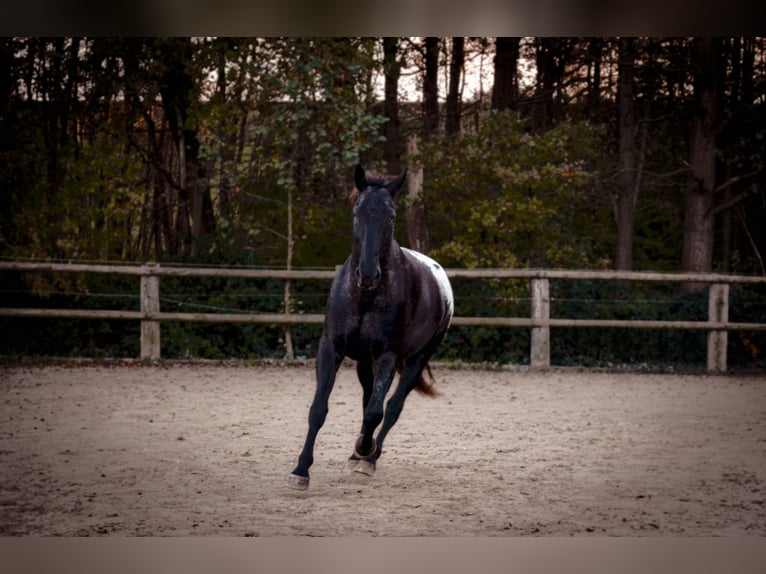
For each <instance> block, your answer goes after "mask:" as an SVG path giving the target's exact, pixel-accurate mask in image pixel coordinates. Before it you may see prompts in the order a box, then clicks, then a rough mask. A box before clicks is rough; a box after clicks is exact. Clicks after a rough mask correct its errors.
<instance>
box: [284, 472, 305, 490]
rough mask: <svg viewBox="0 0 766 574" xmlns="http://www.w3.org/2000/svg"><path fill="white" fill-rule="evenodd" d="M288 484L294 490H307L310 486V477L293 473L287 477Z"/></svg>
mask: <svg viewBox="0 0 766 574" xmlns="http://www.w3.org/2000/svg"><path fill="white" fill-rule="evenodd" d="M287 486H289V487H290V488H292V489H294V490H307V489H308V487H309V477H308V476H299V475H297V474H291V475H290V476H289V477H288V479H287Z"/></svg>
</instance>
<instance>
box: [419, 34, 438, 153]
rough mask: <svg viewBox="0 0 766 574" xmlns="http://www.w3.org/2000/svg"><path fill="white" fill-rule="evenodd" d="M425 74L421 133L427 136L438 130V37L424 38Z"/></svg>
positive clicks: (434, 133)
mask: <svg viewBox="0 0 766 574" xmlns="http://www.w3.org/2000/svg"><path fill="white" fill-rule="evenodd" d="M425 44H426V45H425V49H426V53H425V60H426V67H425V74H424V76H423V135H424V137H426V138H429V137H431V136H433V135H436V133H437V132H438V131H439V85H438V79H439V38H436V37H431V36H429V37H427V38H426V40H425Z"/></svg>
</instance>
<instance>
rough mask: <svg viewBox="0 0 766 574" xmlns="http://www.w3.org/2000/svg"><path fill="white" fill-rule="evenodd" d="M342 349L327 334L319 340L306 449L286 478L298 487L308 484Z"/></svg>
mask: <svg viewBox="0 0 766 574" xmlns="http://www.w3.org/2000/svg"><path fill="white" fill-rule="evenodd" d="M342 360H343V353H342V352H340V351H339V350H338V349H337V348H336V346H335V345H334V344H333V342H332V341H330V340H329V339H328V338H327V337H325V336H324V335H323V336H322V338H321V339H320V341H319V350H318V352H317V363H316V379H317V386H316V391H315V392H314V400H313V401H312V403H311V408H310V409H309V429H308V433H307V434H306V441H305V443H304V444H303V450H302V451H301V454H300V455H299V456H298V466H296V467H295V469H294V470H293V472H292V474H290V476H289V478H288V479H287V485H288V486H289V487H290V488H294V489H296V490H306V489H307V488H308V487H309V467H310V466H311V465H312V464H313V463H314V443H315V442H316V437H317V434H318V433H319V429H320V428H322V425H323V424H324V421H325V419H326V418H327V412H328V411H329V408H328V406H327V403H328V400H329V398H330V393H331V392H332V388H333V385H334V384H335V375H336V374H337V372H338V368H339V367H340V363H341V361H342Z"/></svg>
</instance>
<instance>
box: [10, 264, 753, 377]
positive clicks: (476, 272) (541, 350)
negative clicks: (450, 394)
mask: <svg viewBox="0 0 766 574" xmlns="http://www.w3.org/2000/svg"><path fill="white" fill-rule="evenodd" d="M0 270H6V271H19V272H40V271H51V272H69V273H106V274H119V275H135V276H138V277H139V278H140V285H141V287H140V298H141V307H140V310H139V311H110V310H85V309H27V308H9V307H5V308H3V307H0V316H14V317H47V318H53V317H72V318H88V319H127V320H137V321H141V351H140V356H141V358H142V359H148V360H157V359H159V358H160V348H161V345H160V322H162V321H200V322H215V323H228V322H231V323H267V324H284V325H289V324H321V323H322V322H323V321H324V315H321V314H294V313H173V312H164V311H161V310H160V277H162V276H182V277H229V278H243V279H253V280H255V279H282V280H308V279H323V280H327V281H328V282H329V281H330V280H332V279H333V278H334V276H335V271H332V270H278V269H238V268H210V267H208V268H200V267H163V266H160V265H155V264H146V265H140V266H120V265H88V264H79V263H22V262H0ZM447 275H449V276H450V277H462V278H472V279H477V280H486V279H526V280H528V281H530V293H531V305H530V316H529V317H461V316H457V317H454V318H453V321H452V324H453V325H467V326H495V327H526V328H529V329H530V335H531V341H530V342H531V345H530V365H531V366H532V367H547V366H550V330H551V328H556V327H576V328H586V327H591V328H594V327H601V328H624V329H692V330H702V331H707V333H708V336H707V369H708V370H709V371H711V372H724V371H726V363H727V358H726V347H727V342H728V332H729V331H738V330H750V331H753V330H766V324H764V323H732V322H729V286H730V285H731V284H748V283H749V284H764V283H766V277H754V276H747V275H723V274H715V273H708V274H696V273H648V272H617V271H577V270H536V269H447ZM552 279H569V280H587V281H594V280H603V281H637V282H640V281H651V282H672V283H698V284H709V286H710V287H709V304H708V320H707V321H644V320H601V319H598V320H597V319H561V318H559V319H557V318H552V317H551V316H550V281H551V280H552Z"/></svg>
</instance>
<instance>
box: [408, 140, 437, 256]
mask: <svg viewBox="0 0 766 574" xmlns="http://www.w3.org/2000/svg"><path fill="white" fill-rule="evenodd" d="M417 155H418V138H417V136H415V135H412V136H410V139H409V140H408V141H407V157H408V162H409V165H408V169H407V208H406V211H405V217H406V219H407V239H408V240H409V243H410V247H411V248H412V249H414V250H415V251H419V252H420V253H426V254H427V253H428V252H429V251H430V250H431V239H430V236H429V234H428V226H427V225H426V212H425V209H424V207H423V168H422V166H419V165H417V164H415V162H414V161H413V159H412V158H415V157H417Z"/></svg>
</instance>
